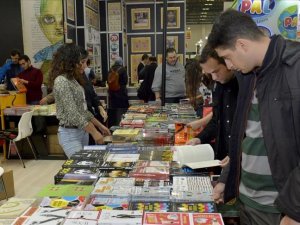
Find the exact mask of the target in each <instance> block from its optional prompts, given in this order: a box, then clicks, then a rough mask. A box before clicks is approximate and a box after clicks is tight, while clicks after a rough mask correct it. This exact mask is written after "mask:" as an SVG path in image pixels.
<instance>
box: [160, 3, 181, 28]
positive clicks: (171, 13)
mask: <svg viewBox="0 0 300 225" xmlns="http://www.w3.org/2000/svg"><path fill="white" fill-rule="evenodd" d="M160 14H161V29H163V26H164V24H163V21H164V16H163V14H164V13H163V8H161V13H160ZM167 28H169V29H173V28H180V7H168V9H167Z"/></svg>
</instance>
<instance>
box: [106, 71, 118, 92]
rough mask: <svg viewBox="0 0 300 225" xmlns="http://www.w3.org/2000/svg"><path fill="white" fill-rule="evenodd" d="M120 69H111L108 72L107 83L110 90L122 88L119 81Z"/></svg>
mask: <svg viewBox="0 0 300 225" xmlns="http://www.w3.org/2000/svg"><path fill="white" fill-rule="evenodd" d="M119 76H120V75H119V69H116V70H115V69H111V70H110V71H109V73H108V77H107V84H108V90H110V91H118V90H120V88H121V86H120V82H119Z"/></svg>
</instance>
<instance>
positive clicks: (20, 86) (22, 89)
mask: <svg viewBox="0 0 300 225" xmlns="http://www.w3.org/2000/svg"><path fill="white" fill-rule="evenodd" d="M10 81H11V83H12V85H13V86H14V88H15V89H16V90H17V91H19V92H20V93H26V92H27V88H26V86H25V85H24V84H23V83H22V82H20V80H19V78H18V77H15V78H10Z"/></svg>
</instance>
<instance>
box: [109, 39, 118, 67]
mask: <svg viewBox="0 0 300 225" xmlns="http://www.w3.org/2000/svg"><path fill="white" fill-rule="evenodd" d="M119 55H120V42H119V34H109V56H110V57H109V65H110V66H112V65H113V64H114V61H115V59H116V58H117V57H118V56H119Z"/></svg>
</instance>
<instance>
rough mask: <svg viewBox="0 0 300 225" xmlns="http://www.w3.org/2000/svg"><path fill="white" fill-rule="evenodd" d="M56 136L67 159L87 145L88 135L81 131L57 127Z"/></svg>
mask: <svg viewBox="0 0 300 225" xmlns="http://www.w3.org/2000/svg"><path fill="white" fill-rule="evenodd" d="M57 136H58V141H59V144H60V146H61V147H62V148H63V150H64V152H65V154H66V155H67V157H68V158H70V157H71V156H72V155H73V154H74V153H75V152H77V151H80V150H83V146H85V145H88V144H89V134H88V133H87V132H85V131H84V130H82V129H73V128H64V127H59V128H58V134H57Z"/></svg>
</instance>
